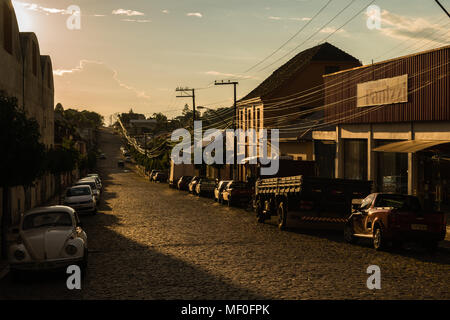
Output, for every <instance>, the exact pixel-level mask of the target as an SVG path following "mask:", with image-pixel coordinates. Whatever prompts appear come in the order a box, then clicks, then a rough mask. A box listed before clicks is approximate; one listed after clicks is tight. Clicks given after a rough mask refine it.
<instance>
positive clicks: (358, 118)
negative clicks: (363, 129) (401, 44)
mask: <svg viewBox="0 0 450 320" xmlns="http://www.w3.org/2000/svg"><path fill="white" fill-rule="evenodd" d="M449 72H450V46H446V47H443V48H439V49H435V50H433V51H429V52H424V53H422V54H417V55H413V56H407V57H404V58H399V59H396V60H389V61H386V62H381V63H376V64H374V65H371V66H366V67H363V68H357V69H353V70H349V71H347V72H340V73H336V74H332V75H329V76H326V77H325V78H324V81H325V105H326V106H327V108H326V110H325V117H326V118H325V119H326V121H327V122H329V121H332V124H337V123H380V122H409V121H450V92H449V91H450V80H449ZM403 74H408V102H406V103H397V104H390V105H385V106H382V107H381V108H380V109H378V110H376V108H377V107H376V106H373V107H361V108H357V107H356V88H357V84H358V83H362V82H366V81H372V80H378V79H383V78H391V77H396V76H400V75H403ZM422 86H424V87H423V88H421V89H419V88H420V87H422Z"/></svg>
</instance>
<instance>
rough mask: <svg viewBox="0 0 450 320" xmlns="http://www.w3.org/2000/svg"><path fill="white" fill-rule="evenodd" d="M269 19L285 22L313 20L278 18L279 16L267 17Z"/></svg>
mask: <svg viewBox="0 0 450 320" xmlns="http://www.w3.org/2000/svg"><path fill="white" fill-rule="evenodd" d="M267 19H269V20H278V21H279V20H284V21H309V20H311V18H306V17H304V18H296V17H294V18H287V17H277V16H269V17H267Z"/></svg>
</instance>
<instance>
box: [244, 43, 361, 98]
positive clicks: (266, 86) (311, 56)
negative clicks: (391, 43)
mask: <svg viewBox="0 0 450 320" xmlns="http://www.w3.org/2000/svg"><path fill="white" fill-rule="evenodd" d="M311 61H354V62H357V63H360V62H359V60H358V59H356V58H355V57H353V56H351V55H349V54H348V53H346V52H344V51H342V50H341V49H339V48H337V47H335V46H333V45H332V44H330V43H328V42H325V43H323V44H319V45H317V46H315V47H312V48H309V49H306V50H304V51H302V52H300V53H299V54H297V55H296V56H295V57H293V58H292V59H291V60H289V61H288V62H286V63H285V64H284V65H282V66H281V67H280V68H278V69H277V70H276V71H274V72H273V73H272V74H271V75H270V76H269V77H268V78H267V79H266V80H264V81H263V82H262V83H261V84H260V85H259V86H258V87H256V88H255V89H253V90H252V91H251V92H250V93H249V94H247V95H246V96H245V97H244V98H242V99H241V100H240V101H243V100H248V99H253V98H257V97H262V98H264V97H265V96H268V95H270V94H271V93H273V92H274V91H275V90H277V89H278V88H279V87H281V86H283V85H284V84H285V83H286V81H288V80H290V79H291V78H292V77H294V76H296V75H297V74H298V73H299V72H301V71H302V70H303V69H304V68H306V67H307V66H308V64H309V63H310V62H311Z"/></svg>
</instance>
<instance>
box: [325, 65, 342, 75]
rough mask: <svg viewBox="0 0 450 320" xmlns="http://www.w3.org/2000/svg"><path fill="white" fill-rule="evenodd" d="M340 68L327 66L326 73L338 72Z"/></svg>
mask: <svg viewBox="0 0 450 320" xmlns="http://www.w3.org/2000/svg"><path fill="white" fill-rule="evenodd" d="M339 70H340V69H339V67H338V66H325V74H330V73H335V72H338V71H339Z"/></svg>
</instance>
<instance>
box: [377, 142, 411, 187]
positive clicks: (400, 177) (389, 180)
mask: <svg viewBox="0 0 450 320" xmlns="http://www.w3.org/2000/svg"><path fill="white" fill-rule="evenodd" d="M393 142H398V141H397V140H376V142H375V145H376V146H377V147H379V146H383V145H385V144H389V143H393ZM377 168H378V169H377V171H378V174H377V189H378V191H380V192H394V193H404V194H406V193H408V154H407V153H398V152H377Z"/></svg>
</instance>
